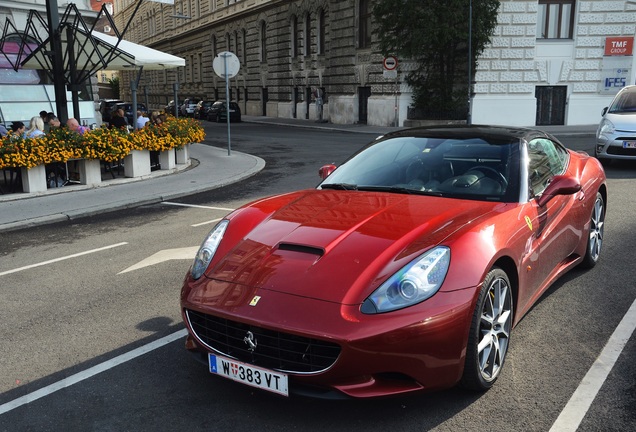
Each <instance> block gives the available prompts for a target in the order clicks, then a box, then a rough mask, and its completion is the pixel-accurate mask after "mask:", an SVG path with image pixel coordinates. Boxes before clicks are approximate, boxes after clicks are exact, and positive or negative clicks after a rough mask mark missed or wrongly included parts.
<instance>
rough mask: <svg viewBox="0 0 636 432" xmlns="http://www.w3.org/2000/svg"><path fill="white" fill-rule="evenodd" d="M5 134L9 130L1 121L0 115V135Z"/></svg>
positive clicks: (4, 135) (3, 135) (7, 133)
mask: <svg viewBox="0 0 636 432" xmlns="http://www.w3.org/2000/svg"><path fill="white" fill-rule="evenodd" d="M7 135H9V130H8V129H7V128H6V127H5V125H4V123H3V122H2V117H0V137H6V136H7Z"/></svg>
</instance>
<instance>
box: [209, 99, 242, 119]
mask: <svg viewBox="0 0 636 432" xmlns="http://www.w3.org/2000/svg"><path fill="white" fill-rule="evenodd" d="M207 119H208V120H210V121H216V122H224V121H227V109H226V105H225V101H216V102H214V103H213V104H212V106H211V107H210V109H209V110H208V115H207ZM230 121H231V122H240V121H241V108H240V107H239V106H238V104H237V103H236V102H230Z"/></svg>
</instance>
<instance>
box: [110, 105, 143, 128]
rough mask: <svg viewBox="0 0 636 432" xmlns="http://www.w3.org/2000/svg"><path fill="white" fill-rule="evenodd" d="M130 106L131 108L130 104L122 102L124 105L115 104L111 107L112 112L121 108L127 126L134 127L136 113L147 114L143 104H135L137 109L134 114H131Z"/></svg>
mask: <svg viewBox="0 0 636 432" xmlns="http://www.w3.org/2000/svg"><path fill="white" fill-rule="evenodd" d="M132 106H133V104H132V103H130V102H124V103H118V104H115V106H114V107H113V109H114V110H115V109H119V108H122V109H123V110H124V117H126V121H127V122H128V125H129V126H135V123H136V120H137V111H142V112H144V113H147V112H148V108H146V105H145V104H142V103H137V109H136V110H135V112H134V113H133V109H132Z"/></svg>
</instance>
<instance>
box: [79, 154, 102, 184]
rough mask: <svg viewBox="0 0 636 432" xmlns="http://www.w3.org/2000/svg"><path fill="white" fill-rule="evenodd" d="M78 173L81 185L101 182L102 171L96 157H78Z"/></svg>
mask: <svg viewBox="0 0 636 432" xmlns="http://www.w3.org/2000/svg"><path fill="white" fill-rule="evenodd" d="M78 163H79V175H80V183H81V184H83V185H89V186H90V185H96V184H99V183H101V182H102V172H101V166H100V161H99V160H98V159H80V160H79V161H78Z"/></svg>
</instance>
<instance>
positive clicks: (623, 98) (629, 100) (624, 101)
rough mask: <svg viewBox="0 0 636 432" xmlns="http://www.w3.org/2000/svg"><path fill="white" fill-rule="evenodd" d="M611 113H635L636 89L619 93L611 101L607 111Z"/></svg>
mask: <svg viewBox="0 0 636 432" xmlns="http://www.w3.org/2000/svg"><path fill="white" fill-rule="evenodd" d="M608 112H610V113H612V114H619V113H636V91H626V92H623V93H621V94H620V95H619V96H618V97H617V98H616V99H615V100H614V102H612V106H610V108H609V111H608Z"/></svg>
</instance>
